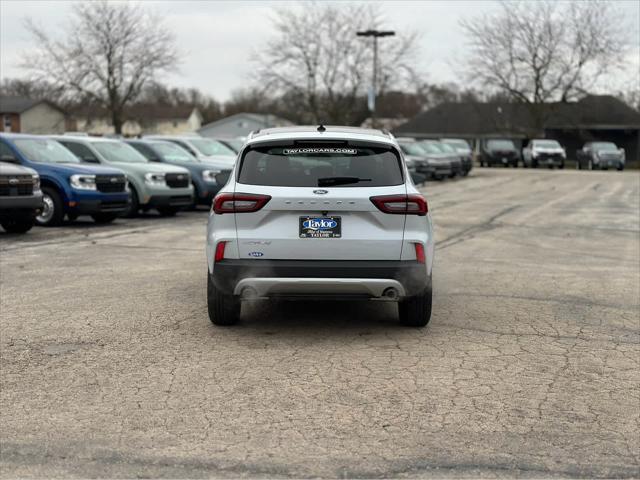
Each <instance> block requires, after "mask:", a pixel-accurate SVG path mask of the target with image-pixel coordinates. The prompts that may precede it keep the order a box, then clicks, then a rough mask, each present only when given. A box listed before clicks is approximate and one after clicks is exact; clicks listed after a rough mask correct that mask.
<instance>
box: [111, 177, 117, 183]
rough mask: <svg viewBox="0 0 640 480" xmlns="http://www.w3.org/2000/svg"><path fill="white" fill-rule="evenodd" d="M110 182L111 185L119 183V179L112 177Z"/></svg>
mask: <svg viewBox="0 0 640 480" xmlns="http://www.w3.org/2000/svg"><path fill="white" fill-rule="evenodd" d="M109 181H110V182H111V183H118V177H111V178H110V179H109Z"/></svg>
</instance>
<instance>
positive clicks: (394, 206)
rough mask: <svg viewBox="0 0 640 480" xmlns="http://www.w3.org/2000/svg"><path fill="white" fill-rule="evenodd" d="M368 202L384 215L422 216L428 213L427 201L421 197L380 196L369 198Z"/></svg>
mask: <svg viewBox="0 0 640 480" xmlns="http://www.w3.org/2000/svg"><path fill="white" fill-rule="evenodd" d="M369 200H371V201H372V202H373V204H374V205H375V206H376V207H377V208H378V210H380V211H381V212H384V213H399V214H402V215H420V216H424V215H426V214H427V212H428V211H429V207H428V205H427V201H426V200H425V199H424V197H423V196H422V195H415V194H414V195H382V196H378V197H369Z"/></svg>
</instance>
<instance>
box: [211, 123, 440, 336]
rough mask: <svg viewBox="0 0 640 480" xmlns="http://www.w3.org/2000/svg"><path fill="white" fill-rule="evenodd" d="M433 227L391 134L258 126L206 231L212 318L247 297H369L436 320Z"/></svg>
mask: <svg viewBox="0 0 640 480" xmlns="http://www.w3.org/2000/svg"><path fill="white" fill-rule="evenodd" d="M433 253H434V242H433V230H432V225H431V216H430V214H429V211H428V207H427V202H426V201H425V199H424V197H423V196H422V195H421V194H420V192H419V191H418V190H417V189H416V188H415V186H414V185H413V183H412V181H411V177H410V176H409V174H408V171H407V168H406V166H405V163H404V158H403V155H402V153H401V150H400V147H399V146H398V144H397V143H396V141H395V139H394V138H393V136H391V135H390V134H387V133H383V132H381V131H378V130H365V129H360V128H350V127H326V128H325V127H323V126H322V125H321V126H319V127H287V128H273V129H266V130H261V131H258V132H257V133H255V134H253V135H251V136H250V137H249V139H248V140H247V143H246V145H245V146H244V147H243V149H242V150H241V151H240V153H239V157H238V161H237V163H236V165H235V168H234V170H233V172H232V174H231V177H230V179H229V181H228V183H227V184H226V185H225V186H224V187H223V188H222V189H221V190H220V192H219V193H218V195H217V196H216V197H215V199H214V201H213V205H212V209H211V213H210V215H209V224H208V228H207V261H208V268H209V274H208V276H207V277H208V281H207V298H208V306H209V318H210V319H211V321H212V322H213V323H214V324H216V325H231V324H234V323H236V322H237V321H238V319H239V316H240V304H241V301H242V300H255V299H263V298H287V299H327V300H336V299H341V300H342V299H371V300H382V301H392V302H398V303H399V312H400V320H401V321H402V323H404V324H406V325H410V326H416V327H421V326H424V325H426V324H427V323H428V322H429V319H430V317H431V285H432V282H431V269H432V265H433Z"/></svg>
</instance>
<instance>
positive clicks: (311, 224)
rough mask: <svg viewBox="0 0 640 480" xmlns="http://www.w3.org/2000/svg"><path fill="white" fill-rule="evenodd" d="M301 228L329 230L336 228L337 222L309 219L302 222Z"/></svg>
mask: <svg viewBox="0 0 640 480" xmlns="http://www.w3.org/2000/svg"><path fill="white" fill-rule="evenodd" d="M302 226H303V227H304V228H308V229H310V230H331V229H332V228H336V227H337V226H338V222H336V221H335V220H332V219H331V218H309V219H307V220H305V221H304V222H302Z"/></svg>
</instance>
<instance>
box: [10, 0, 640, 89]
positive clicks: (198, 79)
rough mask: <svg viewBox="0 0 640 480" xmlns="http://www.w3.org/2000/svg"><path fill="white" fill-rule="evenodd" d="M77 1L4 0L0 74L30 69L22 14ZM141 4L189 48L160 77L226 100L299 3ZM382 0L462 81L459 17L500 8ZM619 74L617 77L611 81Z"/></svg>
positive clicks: (435, 77)
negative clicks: (279, 14) (277, 22)
mask: <svg viewBox="0 0 640 480" xmlns="http://www.w3.org/2000/svg"><path fill="white" fill-rule="evenodd" d="M585 1H586V0H585ZM615 3H616V4H618V7H619V8H620V9H622V10H623V11H624V12H625V16H626V18H627V20H628V22H629V23H628V25H627V26H626V28H627V29H628V30H629V33H630V38H632V39H633V41H634V44H635V46H634V48H633V49H632V51H631V52H630V54H629V62H630V65H633V67H632V68H631V71H633V70H635V71H636V72H637V71H638V69H640V46H639V45H638V44H639V43H640V40H639V37H640V2H638V1H637V0H628V1H627V0H624V1H617V2H615ZM72 4H73V1H71V0H39V1H28V0H0V77H2V78H10V77H20V76H24V74H25V72H24V71H22V70H21V69H20V68H19V66H18V65H19V62H20V56H21V52H24V51H26V50H28V49H29V48H30V47H31V46H32V44H31V40H30V37H29V36H28V34H27V32H26V31H25V29H24V26H23V19H24V18H25V17H31V18H33V19H34V20H35V21H36V22H37V23H39V24H41V25H44V26H46V27H47V28H50V29H51V30H52V31H54V30H56V29H58V27H61V26H62V25H63V24H64V20H65V17H67V16H68V14H69V11H70V7H71V5H72ZM143 4H144V5H145V6H146V7H147V8H151V9H155V10H157V11H158V12H159V13H161V14H163V15H165V16H166V25H167V26H169V27H170V28H171V29H172V31H173V32H174V34H175V36H176V41H177V46H178V48H179V49H180V51H181V52H182V54H183V58H182V62H181V65H180V72H179V73H178V74H172V75H170V76H167V78H165V79H160V80H162V81H163V82H164V83H167V84H169V85H173V86H180V87H196V88H198V89H200V90H202V91H203V92H205V93H208V94H210V95H213V96H214V97H215V98H216V99H218V100H226V99H228V98H229V96H230V94H231V92H232V91H233V90H234V89H238V88H242V87H246V86H248V84H249V83H250V82H251V64H250V62H249V58H250V57H251V54H252V52H254V51H259V49H260V46H261V45H263V44H264V43H265V42H266V41H267V40H268V39H269V37H270V35H271V34H272V33H273V29H272V26H271V22H270V18H271V17H272V16H273V10H274V8H277V7H289V8H291V7H293V6H295V4H293V3H291V2H271V1H255V2H241V1H234V2H230V1H227V2H224V1H217V2H214V1H205V0H200V1H176V0H173V1H162V0H153V1H152V0H145V1H144V2H143ZM380 4H381V6H382V9H383V12H384V13H385V15H386V16H387V21H386V22H385V25H384V26H385V28H389V29H394V30H398V31H401V30H403V29H411V30H417V31H419V32H420V33H421V38H420V60H419V65H418V68H419V69H420V71H422V72H424V74H425V80H427V81H429V82H434V83H440V82H448V81H456V80H457V77H456V73H455V70H456V69H455V68H453V63H454V62H453V60H455V59H456V58H461V57H462V56H463V54H464V48H465V42H464V38H463V37H462V35H461V34H460V31H459V28H458V21H459V20H460V19H461V18H464V17H473V16H477V15H482V14H483V13H486V12H489V11H491V10H493V9H496V8H497V3H496V2H493V1H481V0H475V1H467V0H464V1H462V0H461V1H388V2H381V3H380ZM354 41H357V39H355V38H354ZM384 41H393V39H385V40H384ZM619 81H620V80H619V79H612V81H611V83H610V84H612V85H615V84H616V82H619ZM626 83H628V80H627V81H626ZM613 88H617V86H614V87H613Z"/></svg>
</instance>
